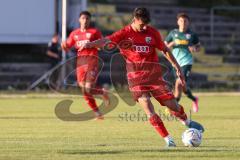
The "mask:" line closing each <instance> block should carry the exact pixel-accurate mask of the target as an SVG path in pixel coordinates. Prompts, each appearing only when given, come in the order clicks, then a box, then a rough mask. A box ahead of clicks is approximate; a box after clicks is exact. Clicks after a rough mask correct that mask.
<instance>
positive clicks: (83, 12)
mask: <svg viewBox="0 0 240 160" xmlns="http://www.w3.org/2000/svg"><path fill="white" fill-rule="evenodd" d="M82 15H86V16H88V17H89V18H91V17H92V15H91V13H90V12H88V11H82V12H81V13H80V14H79V17H81V16H82Z"/></svg>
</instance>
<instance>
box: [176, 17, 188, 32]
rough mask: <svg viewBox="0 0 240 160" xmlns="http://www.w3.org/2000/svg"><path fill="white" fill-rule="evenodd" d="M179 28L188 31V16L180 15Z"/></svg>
mask: <svg viewBox="0 0 240 160" xmlns="http://www.w3.org/2000/svg"><path fill="white" fill-rule="evenodd" d="M177 23H178V26H179V29H180V30H182V31H186V30H187V29H188V26H189V20H188V19H187V18H184V17H180V18H179V19H178V21H177Z"/></svg>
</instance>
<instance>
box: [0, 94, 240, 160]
mask: <svg viewBox="0 0 240 160" xmlns="http://www.w3.org/2000/svg"><path fill="white" fill-rule="evenodd" d="M0 97H1V98H0V113H1V115H0V126H1V131H0V159H1V160H28V159H31V160H40V159H41V160H42V159H44V160H50V159H51V160H55V159H56V160H57V159H62V160H76V159H78V160H85V159H87V160H92V159H101V160H102V159H104V160H108V159H109V160H113V159H116V160H121V159H122V160H127V159H136V160H141V159H151V160H152V159H164V160H165V159H174V160H185V159H199V160H200V159H201V160H203V159H222V160H223V159H225V160H229V159H234V160H236V159H240V126H239V124H240V98H239V95H235V96H233V95H226V96H224V95H213V96H206V95H204V94H203V95H202V94H201V95H200V106H201V109H200V112H199V113H197V114H192V118H193V119H195V120H197V121H199V122H201V123H202V124H203V125H204V126H205V129H206V131H205V133H204V134H203V142H202V144H201V146H200V147H198V148H186V147H184V146H183V144H182V142H181V134H182V132H183V131H184V130H185V127H184V126H182V125H181V124H180V122H178V121H176V120H172V119H171V120H166V119H165V120H164V122H165V124H166V126H167V128H168V130H169V132H170V133H171V135H172V136H173V137H174V139H175V141H176V143H177V147H176V148H171V149H165V148H164V145H165V143H164V141H163V139H161V138H160V137H159V136H158V134H157V133H156V132H155V131H154V129H153V128H152V127H151V126H150V125H149V123H148V122H147V121H146V119H144V118H143V119H141V118H137V117H135V118H133V117H132V118H131V119H130V117H129V116H130V115H137V114H138V112H140V115H141V116H144V114H143V111H141V110H140V107H138V106H128V105H126V104H125V103H124V102H123V101H121V100H120V102H119V104H118V106H117V108H116V109H115V110H113V111H112V112H110V113H108V114H107V115H106V116H105V120H104V121H94V120H90V121H62V120H60V119H58V118H57V117H56V115H55V112H54V109H55V106H56V104H57V103H58V102H59V101H60V100H63V99H66V98H64V97H61V98H56V97H47V95H46V94H38V95H34V96H32V95H31V96H28V95H27V96H21V95H19V96H12V97H8V96H6V95H4V94H2V95H0ZM68 99H69V98H68ZM70 99H72V100H74V103H73V106H72V108H71V111H72V112H75V113H78V112H83V111H85V110H88V107H87V106H86V104H85V102H84V101H83V100H82V99H80V98H76V97H75V98H70ZM98 103H100V101H98ZM154 104H155V106H156V110H159V109H161V110H162V111H163V109H164V108H163V107H159V105H158V104H157V103H156V102H155V101H154ZM181 104H184V105H185V108H186V111H187V112H188V110H190V106H191V103H190V100H188V99H187V98H186V97H184V98H183V99H182V102H181ZM188 113H189V112H188ZM126 115H127V117H126Z"/></svg>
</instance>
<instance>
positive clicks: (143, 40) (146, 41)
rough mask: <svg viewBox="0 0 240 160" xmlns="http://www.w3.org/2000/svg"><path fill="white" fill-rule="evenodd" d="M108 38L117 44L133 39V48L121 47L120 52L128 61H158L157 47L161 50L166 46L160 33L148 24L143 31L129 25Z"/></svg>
mask: <svg viewBox="0 0 240 160" xmlns="http://www.w3.org/2000/svg"><path fill="white" fill-rule="evenodd" d="M108 38H109V39H110V40H111V41H112V42H115V43H116V44H119V43H121V42H123V41H124V40H127V41H129V40H130V41H132V44H133V45H132V47H131V48H129V49H121V48H120V52H121V53H122V54H123V56H124V57H125V58H126V60H127V63H135V62H137V63H143V62H158V56H157V53H156V48H157V49H159V50H163V49H164V48H165V44H164V42H163V41H162V38H161V36H160V33H159V32H158V31H157V30H156V29H154V28H153V27H151V26H147V29H146V30H144V31H142V32H136V31H134V30H133V29H132V27H131V25H128V26H126V27H124V28H123V29H121V30H119V31H117V32H115V33H113V34H112V35H110V36H108Z"/></svg>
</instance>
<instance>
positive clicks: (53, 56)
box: [47, 50, 60, 59]
mask: <svg viewBox="0 0 240 160" xmlns="http://www.w3.org/2000/svg"><path fill="white" fill-rule="evenodd" d="M47 55H48V56H49V57H52V58H55V59H60V57H59V55H58V54H57V53H55V52H53V51H51V50H47Z"/></svg>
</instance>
